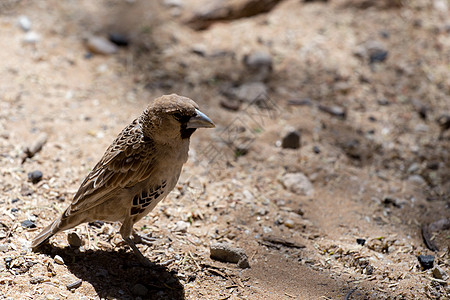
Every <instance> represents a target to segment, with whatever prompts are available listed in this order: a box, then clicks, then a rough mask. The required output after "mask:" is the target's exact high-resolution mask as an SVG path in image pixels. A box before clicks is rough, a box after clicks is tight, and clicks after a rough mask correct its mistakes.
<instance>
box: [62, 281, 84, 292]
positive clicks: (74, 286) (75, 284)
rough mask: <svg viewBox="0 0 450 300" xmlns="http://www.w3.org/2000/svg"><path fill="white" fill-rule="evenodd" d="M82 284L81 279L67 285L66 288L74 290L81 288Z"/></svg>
mask: <svg viewBox="0 0 450 300" xmlns="http://www.w3.org/2000/svg"><path fill="white" fill-rule="evenodd" d="M82 283H83V281H82V280H81V279H77V280H75V281H74V282H71V283H68V284H66V287H67V289H68V290H73V289H77V288H79V287H80V286H81V284H82Z"/></svg>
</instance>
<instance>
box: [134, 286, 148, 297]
mask: <svg viewBox="0 0 450 300" xmlns="http://www.w3.org/2000/svg"><path fill="white" fill-rule="evenodd" d="M131 293H133V295H136V296H146V295H147V294H148V288H147V287H145V286H144V285H142V284H140V283H137V284H135V285H134V286H133V288H132V289H131Z"/></svg>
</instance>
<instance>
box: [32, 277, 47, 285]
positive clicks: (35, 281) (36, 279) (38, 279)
mask: <svg viewBox="0 0 450 300" xmlns="http://www.w3.org/2000/svg"><path fill="white" fill-rule="evenodd" d="M44 281H45V277H42V276H36V277H31V278H30V283H31V284H38V283H42V282H44Z"/></svg>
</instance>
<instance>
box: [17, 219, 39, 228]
mask: <svg viewBox="0 0 450 300" xmlns="http://www.w3.org/2000/svg"><path fill="white" fill-rule="evenodd" d="M20 225H22V227H23V228H36V224H34V222H32V221H30V220H25V221H22V223H20Z"/></svg>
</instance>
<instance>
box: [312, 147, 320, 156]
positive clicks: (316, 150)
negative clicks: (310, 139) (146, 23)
mask: <svg viewBox="0 0 450 300" xmlns="http://www.w3.org/2000/svg"><path fill="white" fill-rule="evenodd" d="M313 152H314V153H315V154H319V153H320V148H319V146H314V147H313Z"/></svg>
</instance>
